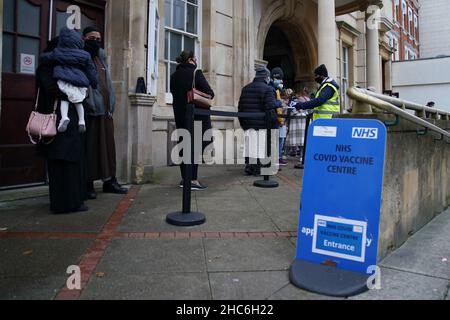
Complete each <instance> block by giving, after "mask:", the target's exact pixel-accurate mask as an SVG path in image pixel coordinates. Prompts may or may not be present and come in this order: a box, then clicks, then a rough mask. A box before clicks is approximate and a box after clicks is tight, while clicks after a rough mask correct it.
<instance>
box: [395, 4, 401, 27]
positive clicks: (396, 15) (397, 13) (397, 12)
mask: <svg viewBox="0 0 450 320" xmlns="http://www.w3.org/2000/svg"><path fill="white" fill-rule="evenodd" d="M399 11H400V0H394V21H395V22H397V21H398V16H399Z"/></svg>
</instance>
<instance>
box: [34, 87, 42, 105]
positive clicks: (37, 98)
mask: <svg viewBox="0 0 450 320" xmlns="http://www.w3.org/2000/svg"><path fill="white" fill-rule="evenodd" d="M40 93H41V88H40V87H38V89H37V93H36V102H35V103H34V111H37V108H38V104H39V94H40Z"/></svg>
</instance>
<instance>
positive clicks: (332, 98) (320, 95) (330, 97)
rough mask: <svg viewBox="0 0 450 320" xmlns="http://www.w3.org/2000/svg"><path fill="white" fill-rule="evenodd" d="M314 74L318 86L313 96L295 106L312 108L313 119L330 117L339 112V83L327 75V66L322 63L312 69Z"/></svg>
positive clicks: (299, 108)
mask: <svg viewBox="0 0 450 320" xmlns="http://www.w3.org/2000/svg"><path fill="white" fill-rule="evenodd" d="M314 75H315V80H316V82H317V83H318V84H319V86H320V87H319V90H318V91H317V93H316V95H315V98H314V99H312V100H311V101H308V102H303V103H298V104H297V105H295V108H296V109H297V110H314V116H313V120H314V121H315V120H317V119H331V118H333V115H335V114H339V113H340V112H341V106H340V102H339V97H340V92H339V89H340V88H339V85H338V84H337V82H336V81H335V80H334V79H332V78H330V77H329V76H328V70H327V67H326V66H325V65H323V64H322V65H320V66H319V67H318V68H317V69H316V70H314Z"/></svg>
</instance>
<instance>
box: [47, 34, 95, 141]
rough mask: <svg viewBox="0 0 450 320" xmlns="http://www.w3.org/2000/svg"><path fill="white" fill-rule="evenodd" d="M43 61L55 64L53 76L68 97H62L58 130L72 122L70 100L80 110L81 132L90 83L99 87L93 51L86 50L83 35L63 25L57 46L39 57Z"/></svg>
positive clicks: (83, 129)
mask: <svg viewBox="0 0 450 320" xmlns="http://www.w3.org/2000/svg"><path fill="white" fill-rule="evenodd" d="M40 59H41V61H42V62H47V63H51V64H53V65H54V69H53V70H54V71H53V77H54V78H55V79H56V80H58V87H59V89H60V90H61V91H62V92H63V93H64V94H65V95H67V98H68V101H65V100H63V101H61V121H60V123H59V126H58V132H65V131H66V130H67V126H68V125H69V123H70V119H69V116H68V111H69V103H73V104H74V105H75V108H76V110H77V113H78V118H79V121H78V126H79V129H80V132H85V131H86V122H85V120H84V109H83V104H82V103H83V101H84V100H85V99H86V97H87V91H88V88H89V87H92V88H93V89H96V88H97V86H98V76H97V71H96V69H95V65H94V63H93V61H92V59H91V55H90V54H89V53H88V52H86V51H85V50H84V41H83V39H82V37H81V35H80V34H79V33H78V32H77V31H75V30H71V29H69V28H63V29H62V30H61V32H60V35H59V42H58V47H57V48H56V49H55V50H53V51H52V52H49V53H44V54H42V55H41V57H40Z"/></svg>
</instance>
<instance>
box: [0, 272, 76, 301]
mask: <svg viewBox="0 0 450 320" xmlns="http://www.w3.org/2000/svg"><path fill="white" fill-rule="evenodd" d="M67 277H69V275H66V276H48V277H42V278H41V277H31V278H29V277H25V278H22V277H10V278H2V277H0V300H52V299H54V298H55V296H56V295H57V293H58V291H59V290H60V289H61V288H62V287H63V286H64V285H65V283H66V281H67Z"/></svg>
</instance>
